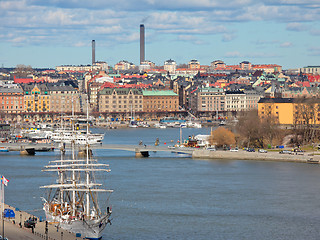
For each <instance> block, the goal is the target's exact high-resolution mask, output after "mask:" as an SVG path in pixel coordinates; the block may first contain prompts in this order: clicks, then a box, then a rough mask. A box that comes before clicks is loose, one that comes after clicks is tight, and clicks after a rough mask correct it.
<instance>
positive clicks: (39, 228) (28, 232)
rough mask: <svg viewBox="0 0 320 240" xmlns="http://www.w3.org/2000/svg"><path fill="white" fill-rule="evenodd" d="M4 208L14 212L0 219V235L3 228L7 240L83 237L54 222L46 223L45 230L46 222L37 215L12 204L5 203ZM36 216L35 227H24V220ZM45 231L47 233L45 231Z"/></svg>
mask: <svg viewBox="0 0 320 240" xmlns="http://www.w3.org/2000/svg"><path fill="white" fill-rule="evenodd" d="M4 208H5V209H11V210H13V211H14V212H15V217H14V218H10V219H7V218H6V219H5V220H4V227H3V225H2V224H3V221H2V219H1V222H0V226H1V228H0V235H2V234H3V232H2V231H3V229H4V237H6V238H8V239H9V240H44V239H45V240H80V239H83V238H81V237H77V236H76V235H75V234H74V233H71V232H68V231H66V230H64V229H62V228H60V227H57V226H56V225H54V224H47V231H46V222H45V221H40V220H39V218H38V217H36V216H34V215H31V214H29V213H27V212H24V211H20V210H18V209H16V208H14V207H12V206H9V205H7V204H5V205H4ZM30 217H31V218H33V217H35V218H37V223H36V225H35V228H34V229H33V230H32V229H31V228H25V227H24V221H25V220H27V219H29V218H30ZM46 232H47V233H46Z"/></svg>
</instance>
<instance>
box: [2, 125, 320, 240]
mask: <svg viewBox="0 0 320 240" xmlns="http://www.w3.org/2000/svg"><path fill="white" fill-rule="evenodd" d="M96 131H99V132H101V130H96ZM106 133H107V135H106V138H105V140H104V141H105V143H123V144H138V143H139V141H140V140H142V141H143V142H144V143H145V144H147V145H148V144H154V141H155V139H156V138H157V137H158V138H159V139H160V143H161V144H162V145H164V142H166V144H168V143H170V144H171V140H174V142H176V141H177V140H178V139H179V130H178V129H126V130H108V131H107V132H106ZM199 133H201V134H208V133H209V129H183V136H184V138H186V137H187V136H188V135H192V134H199ZM94 154H95V155H96V156H98V158H99V160H100V162H103V163H108V164H110V167H111V169H112V171H111V173H110V174H109V175H108V178H107V184H108V187H109V188H111V189H114V190H115V191H114V193H113V194H112V195H111V198H110V200H111V204H112V210H113V213H112V219H113V220H112V223H113V224H112V225H111V226H109V225H108V226H107V228H106V229H105V232H104V239H121V240H124V239H130V240H131V239H217V240H220V239H221V240H222V239H223V240H224V239H225V240H230V239H237V240H238V239H281V240H283V239H290V240H294V239H296V240H301V239H319V237H320V233H319V231H320V230H319V227H318V222H319V221H320V208H319V205H320V196H319V192H320V185H319V182H320V166H319V165H313V164H302V163H284V162H259V161H234V160H229V161H228V160H221V161H219V160H194V159H191V158H186V157H184V158H180V157H177V155H175V154H173V153H151V157H150V158H137V159H136V158H134V153H132V152H125V151H122V152H119V151H111V150H96V151H95V152H94ZM57 156H58V152H55V153H37V155H36V156H20V155H17V153H9V154H1V155H0V172H1V173H2V174H4V175H5V176H6V177H7V178H8V179H9V180H10V182H9V185H8V187H7V188H6V202H7V203H8V204H10V205H13V206H15V207H18V208H20V209H21V210H26V211H29V212H31V213H34V214H35V215H37V216H43V212H42V211H37V210H40V209H41V208H42V203H41V200H40V196H42V195H43V190H41V189H39V186H40V185H43V184H47V183H50V181H52V178H50V177H49V176H48V174H47V173H43V172H41V169H42V167H43V166H44V165H45V164H47V162H48V161H49V160H53V159H55V158H56V157H57Z"/></svg>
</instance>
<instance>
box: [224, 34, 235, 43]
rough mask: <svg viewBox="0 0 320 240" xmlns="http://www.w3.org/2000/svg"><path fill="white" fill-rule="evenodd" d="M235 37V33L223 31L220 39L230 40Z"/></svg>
mask: <svg viewBox="0 0 320 240" xmlns="http://www.w3.org/2000/svg"><path fill="white" fill-rule="evenodd" d="M236 37H237V35H236V34H235V33H225V34H223V35H222V41H223V42H230V41H232V40H234V39H235V38H236Z"/></svg>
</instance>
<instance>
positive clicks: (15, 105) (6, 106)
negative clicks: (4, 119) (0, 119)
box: [0, 87, 24, 113]
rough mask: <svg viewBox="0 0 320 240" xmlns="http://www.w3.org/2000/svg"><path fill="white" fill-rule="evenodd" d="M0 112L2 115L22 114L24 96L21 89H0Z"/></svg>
mask: <svg viewBox="0 0 320 240" xmlns="http://www.w3.org/2000/svg"><path fill="white" fill-rule="evenodd" d="M0 111H1V112H3V113H21V112H24V94H23V90H22V88H21V87H16V88H5V87H0Z"/></svg>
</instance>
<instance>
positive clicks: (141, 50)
mask: <svg viewBox="0 0 320 240" xmlns="http://www.w3.org/2000/svg"><path fill="white" fill-rule="evenodd" d="M144 49H145V46H144V25H143V24H140V64H142V63H143V62H144V61H145V59H144Z"/></svg>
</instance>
